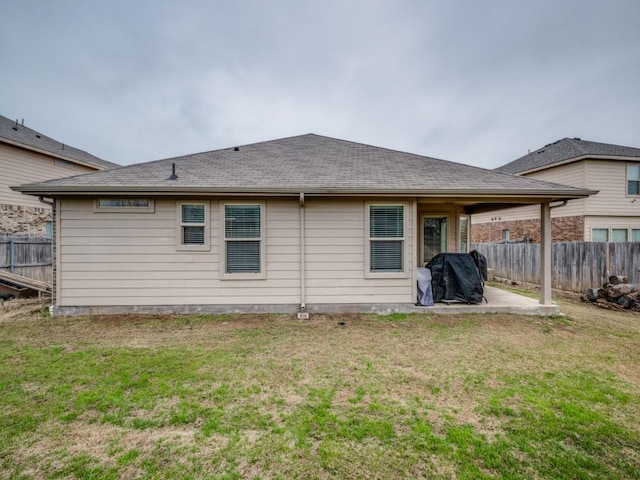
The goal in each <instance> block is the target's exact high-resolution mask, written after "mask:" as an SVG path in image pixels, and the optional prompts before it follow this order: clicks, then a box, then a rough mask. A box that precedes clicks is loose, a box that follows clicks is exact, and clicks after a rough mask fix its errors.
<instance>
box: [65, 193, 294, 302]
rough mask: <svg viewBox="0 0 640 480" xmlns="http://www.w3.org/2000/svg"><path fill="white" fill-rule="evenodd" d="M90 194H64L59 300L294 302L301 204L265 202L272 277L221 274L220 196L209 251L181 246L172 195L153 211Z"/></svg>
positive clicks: (213, 206)
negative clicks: (123, 207)
mask: <svg viewBox="0 0 640 480" xmlns="http://www.w3.org/2000/svg"><path fill="white" fill-rule="evenodd" d="M91 202H92V201H91V199H86V200H75V199H74V200H70V199H64V200H62V201H61V214H60V222H61V227H62V228H61V235H60V259H61V266H60V274H59V282H58V286H59V291H60V302H59V305H60V306H104V305H192V304H193V305H195V304H296V303H299V301H300V287H299V284H300V263H299V258H300V253H299V252H300V241H299V239H300V234H299V227H298V219H299V215H300V214H299V209H300V207H299V204H298V202H297V200H296V201H292V200H290V199H289V200H278V199H271V200H268V201H266V202H265V205H266V207H265V210H266V238H265V249H266V252H264V253H266V255H267V257H266V258H267V264H266V271H267V278H266V279H263V280H260V279H258V280H228V279H221V278H220V272H219V270H220V267H221V263H220V259H219V251H220V232H219V228H220V209H219V205H220V201H218V200H212V201H211V209H210V214H211V222H210V229H209V232H208V234H209V235H210V239H211V250H210V251H205V252H200V251H197V252H191V251H189V252H183V251H178V250H177V249H176V234H175V232H176V221H177V219H176V206H175V205H176V203H175V200H169V199H156V201H155V213H134V212H127V213H100V212H93V210H92V203H91Z"/></svg>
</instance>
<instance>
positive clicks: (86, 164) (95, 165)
mask: <svg viewBox="0 0 640 480" xmlns="http://www.w3.org/2000/svg"><path fill="white" fill-rule="evenodd" d="M0 142H2V143H6V144H8V145H13V146H14V147H20V148H24V149H25V150H31V151H32V152H36V153H40V154H42V155H47V156H49V157H55V158H58V159H60V160H64V161H66V162H71V163H75V164H77V165H81V166H84V167H89V168H93V169H96V170H108V169H109V168H115V167H118V166H120V165H118V164H115V163H114V164H113V167H105V166H103V165H100V164H98V163H92V162H85V161H82V160H77V159H75V158H71V157H67V156H65V155H60V154H58V153H54V152H50V151H49V150H44V149H42V148H38V147H33V146H31V145H27V144H26V143H21V142H16V141H14V140H11V139H9V138H5V137H0ZM105 161H106V160H105ZM109 163H113V162H109Z"/></svg>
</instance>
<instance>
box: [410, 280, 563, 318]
mask: <svg viewBox="0 0 640 480" xmlns="http://www.w3.org/2000/svg"><path fill="white" fill-rule="evenodd" d="M484 296H485V298H486V299H487V301H486V302H484V301H483V302H482V303H481V304H478V305H467V304H464V303H451V304H445V303H436V304H435V305H433V306H431V307H418V306H416V307H415V310H414V311H416V312H422V313H443V314H448V315H451V314H456V313H515V314H519V315H541V316H551V315H558V314H559V313H560V307H558V306H557V305H555V304H554V305H541V304H540V303H539V301H538V300H537V299H534V298H529V297H524V296H522V295H518V294H516V293H512V292H507V291H506V290H502V289H500V288H496V287H485V288H484Z"/></svg>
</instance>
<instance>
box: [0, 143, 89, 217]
mask: <svg viewBox="0 0 640 480" xmlns="http://www.w3.org/2000/svg"><path fill="white" fill-rule="evenodd" d="M0 171H1V172H2V175H1V176H0V203H2V204H9V205H21V206H25V207H40V208H42V207H45V206H44V205H43V204H42V203H40V202H39V201H38V198H37V197H32V196H30V195H22V194H21V193H19V192H14V191H13V190H11V189H10V188H9V187H14V186H17V185H22V184H25V183H36V182H40V181H43V180H51V179H54V178H61V177H68V176H71V175H80V174H82V173H87V172H92V171H94V169H91V168H88V167H84V166H81V165H76V168H66V167H61V166H57V165H55V161H54V158H52V157H48V156H46V155H42V154H40V153H36V152H32V151H30V150H25V149H22V148H19V147H14V146H12V145H7V144H3V143H0ZM47 208H48V207H47Z"/></svg>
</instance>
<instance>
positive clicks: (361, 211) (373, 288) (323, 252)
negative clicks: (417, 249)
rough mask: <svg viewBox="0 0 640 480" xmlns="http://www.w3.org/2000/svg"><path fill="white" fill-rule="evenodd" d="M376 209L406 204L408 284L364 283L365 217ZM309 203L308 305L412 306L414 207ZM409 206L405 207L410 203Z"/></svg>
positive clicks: (391, 280)
mask: <svg viewBox="0 0 640 480" xmlns="http://www.w3.org/2000/svg"><path fill="white" fill-rule="evenodd" d="M367 201H368V202H370V203H372V204H398V203H403V204H405V215H404V218H405V232H406V233H405V240H404V242H405V243H404V255H405V258H404V265H405V269H406V272H407V276H406V278H365V241H366V232H365V215H366V212H367V210H366V204H367ZM367 201H365V200H362V199H340V200H325V199H314V198H308V199H307V200H306V202H305V215H306V222H305V223H306V243H305V253H306V272H307V303H308V304H314V303H408V302H412V298H413V297H412V295H413V282H414V275H413V272H412V268H413V267H412V265H413V233H412V232H413V228H414V217H415V213H414V212H413V208H412V205H411V203H409V202H406V200H403V201H398V200H394V199H382V200H376V199H367ZM405 202H406V203H405Z"/></svg>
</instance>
